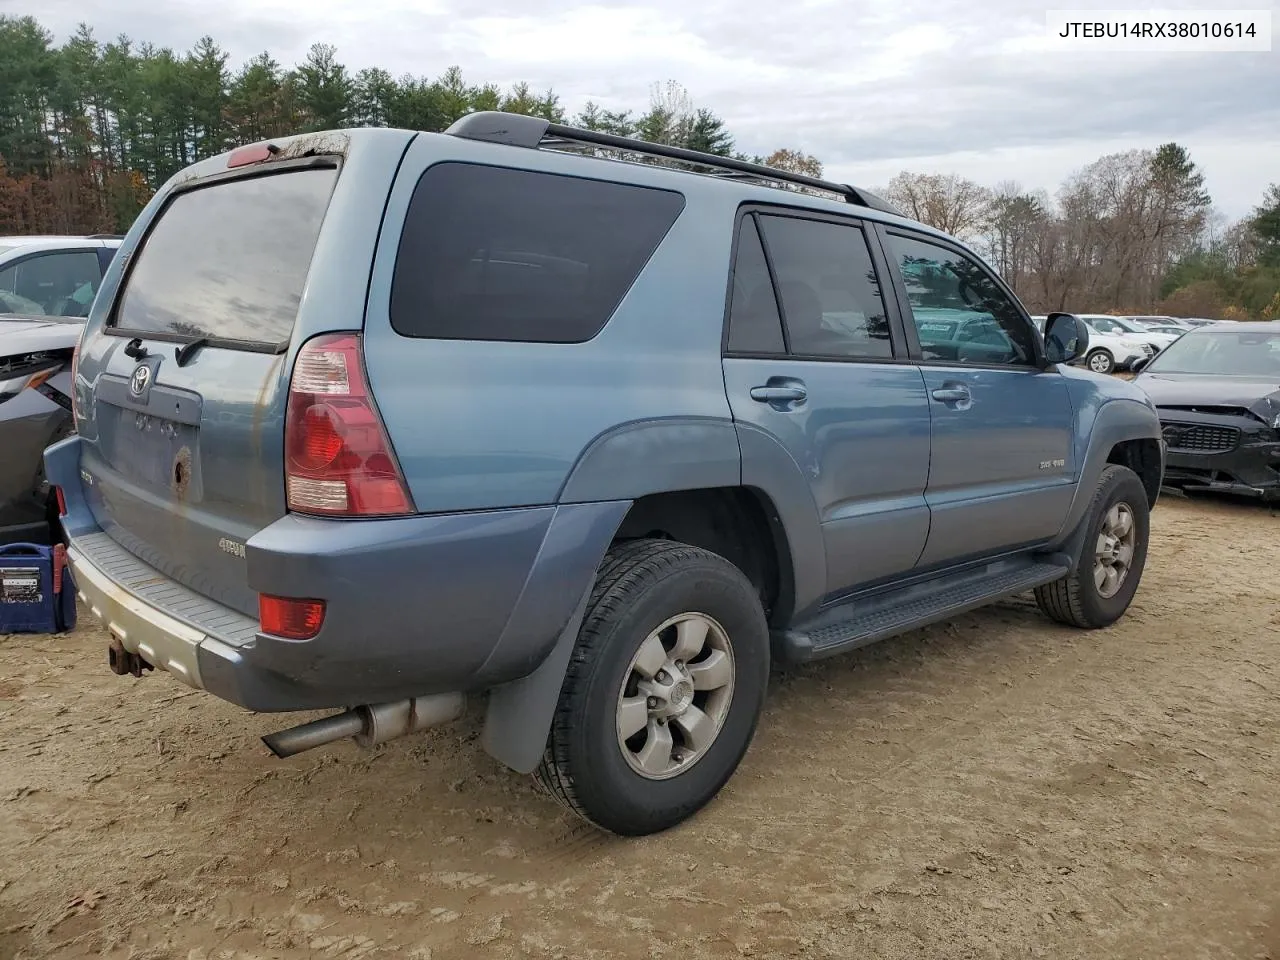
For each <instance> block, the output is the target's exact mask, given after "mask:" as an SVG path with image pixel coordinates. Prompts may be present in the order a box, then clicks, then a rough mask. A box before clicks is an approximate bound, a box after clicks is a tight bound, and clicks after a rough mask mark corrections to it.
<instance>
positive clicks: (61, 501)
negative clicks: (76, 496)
mask: <svg viewBox="0 0 1280 960" xmlns="http://www.w3.org/2000/svg"><path fill="white" fill-rule="evenodd" d="M53 495H54V497H56V498H57V501H58V516H60V517H65V516H66V515H67V497H66V495H65V494H64V493H63V492H62V488H61V487H54V488H53Z"/></svg>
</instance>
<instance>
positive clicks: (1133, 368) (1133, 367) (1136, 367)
mask: <svg viewBox="0 0 1280 960" xmlns="http://www.w3.org/2000/svg"><path fill="white" fill-rule="evenodd" d="M1151 360H1152V357H1139V358H1138V359H1137V360H1135V361H1133V363H1132V364H1130V365H1129V370H1130V372H1132V373H1141V372H1142V369H1143V368H1144V367H1146V365H1147V364H1148V363H1150V362H1151Z"/></svg>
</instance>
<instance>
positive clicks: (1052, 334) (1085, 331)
mask: <svg viewBox="0 0 1280 960" xmlns="http://www.w3.org/2000/svg"><path fill="white" fill-rule="evenodd" d="M1088 350H1089V328H1088V327H1086V326H1085V323H1084V321H1083V320H1081V319H1080V318H1079V317H1077V316H1076V315H1075V314H1074V313H1051V314H1049V316H1048V318H1047V319H1046V320H1045V322H1044V352H1045V357H1046V359H1047V360H1048V361H1049V362H1050V363H1070V362H1071V361H1073V360H1078V359H1080V358H1081V357H1083V356H1084V355H1085V354H1086V353H1087V352H1088Z"/></svg>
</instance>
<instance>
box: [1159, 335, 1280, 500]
mask: <svg viewBox="0 0 1280 960" xmlns="http://www.w3.org/2000/svg"><path fill="white" fill-rule="evenodd" d="M1134 383H1135V384H1136V385H1137V386H1138V387H1140V388H1141V389H1142V390H1143V391H1144V392H1145V393H1146V394H1147V396H1148V397H1150V398H1151V400H1152V401H1153V402H1154V403H1155V405H1156V410H1157V411H1158V413H1159V415H1160V425H1161V430H1162V435H1163V437H1164V441H1165V445H1166V446H1167V448H1168V464H1167V469H1166V473H1165V482H1166V483H1168V484H1169V485H1170V486H1176V487H1181V488H1183V489H1185V490H1207V491H1219V492H1225V493H1236V494H1244V495H1246V496H1252V497H1259V498H1261V499H1264V500H1271V501H1274V500H1278V499H1280V329H1278V328H1277V325H1276V324H1274V323H1233V324H1222V325H1215V326H1207V327H1202V328H1200V329H1198V330H1192V331H1190V332H1188V333H1187V334H1186V336H1184V337H1182V338H1180V339H1179V340H1178V341H1177V342H1176V343H1175V344H1174V345H1173V346H1171V347H1169V349H1167V350H1165V351H1164V352H1163V353H1161V354H1160V355H1159V356H1157V357H1155V358H1154V359H1153V360H1151V361H1150V362H1149V363H1148V364H1146V365H1145V366H1143V367H1142V368H1141V371H1140V372H1139V374H1138V376H1137V377H1136V378H1135V380H1134Z"/></svg>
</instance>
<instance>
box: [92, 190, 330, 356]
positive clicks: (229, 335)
mask: <svg viewBox="0 0 1280 960" xmlns="http://www.w3.org/2000/svg"><path fill="white" fill-rule="evenodd" d="M337 176H338V172H337V170H335V169H333V168H318V169H309V170H294V171H289V172H287V173H274V174H269V175H265V176H256V177H246V178H244V179H237V180H227V181H225V182H223V183H219V184H215V185H212V186H207V187H199V188H197V189H195V190H192V191H190V192H187V193H179V194H177V195H176V196H174V198H173V200H172V201H171V202H170V203H169V204H168V206H167V207H166V208H165V210H164V211H163V212H162V213H161V215H160V217H159V219H158V220H157V221H156V224H155V226H154V227H153V228H152V230H151V232H150V233H149V234H148V235H147V239H146V241H145V243H144V245H143V247H142V249H141V250H140V251H139V252H138V254H137V255H136V263H135V264H134V266H133V269H132V270H131V271H130V273H129V279H128V283H127V286H126V287H125V291H124V296H123V297H122V298H121V299H120V302H119V306H118V310H117V313H116V317H115V325H116V326H117V327H119V328H121V329H122V330H128V331H130V332H132V331H137V332H139V333H165V334H177V335H181V336H188V337H212V338H216V339H221V340H240V341H248V342H253V343H270V344H279V343H283V342H285V341H286V340H288V339H289V334H290V333H291V332H292V330H293V322H294V319H295V318H296V317H297V314H298V303H299V301H300V300H301V298H302V288H303V285H304V284H305V283H306V278H307V269H308V267H309V265H310V263H311V255H312V253H313V252H314V251H315V246H316V238H317V237H318V236H319V235H320V223H321V221H322V220H323V219H324V213H325V209H326V207H327V206H328V203H329V195H330V194H331V193H332V192H333V185H334V181H335V180H336V178H337Z"/></svg>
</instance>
